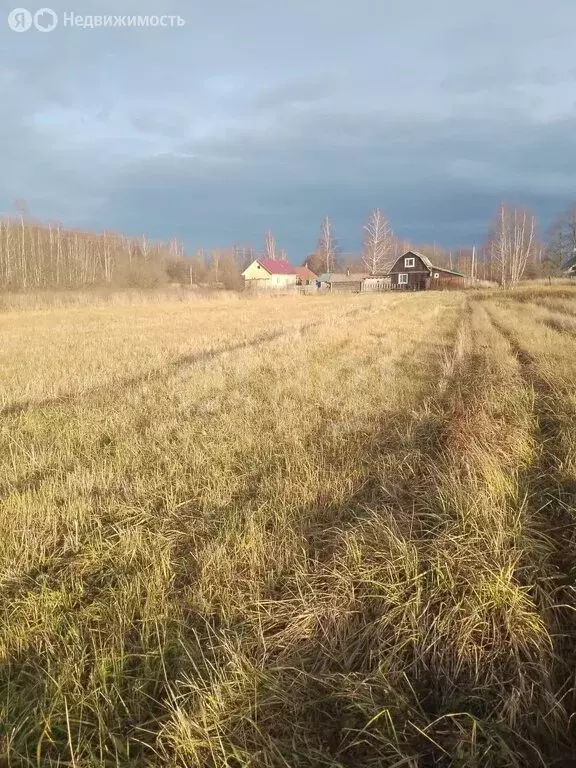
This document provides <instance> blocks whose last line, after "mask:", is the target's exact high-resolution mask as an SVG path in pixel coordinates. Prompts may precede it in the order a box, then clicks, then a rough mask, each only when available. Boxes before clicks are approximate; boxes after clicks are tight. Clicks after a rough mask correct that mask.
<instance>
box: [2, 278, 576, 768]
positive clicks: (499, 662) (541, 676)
mask: <svg viewBox="0 0 576 768" xmlns="http://www.w3.org/2000/svg"><path fill="white" fill-rule="evenodd" d="M575 298H576V293H575ZM573 301H574V298H573V297H572V294H571V293H570V292H569V291H567V289H565V288H562V290H561V291H560V289H558V290H557V291H556V292H555V290H554V289H546V288H545V287H541V288H538V289H534V288H533V289H531V290H530V291H518V292H516V293H509V294H504V293H499V292H490V293H486V294H481V293H479V294H467V295H465V294H464V293H452V292H451V293H446V294H433V293H430V294H418V295H408V296H400V295H389V294H387V295H382V296H336V295H335V296H327V297H300V298H297V299H285V300H284V299H279V300H272V299H262V300H258V301H252V302H243V301H238V302H233V303H230V304H222V303H220V304H217V303H214V304H211V303H209V302H205V303H202V304H197V305H194V304H176V303H165V304H162V303H161V304H158V305H156V306H146V305H142V306H121V305H118V306H108V307H94V308H87V307H85V308H69V309H52V310H44V311H34V312H22V313H17V312H10V313H6V314H4V315H0V338H1V340H2V343H1V344H0V366H1V368H0V370H1V372H2V373H1V381H0V383H1V386H2V401H1V402H2V406H3V408H2V410H1V411H0V597H1V599H0V722H1V723H2V731H0V733H1V736H0V764H5V765H7V766H48V765H53V766H57V765H60V766H74V768H84V767H87V768H88V767H92V766H126V765H134V766H140V765H148V766H198V767H200V766H214V767H216V766H218V767H221V768H225V767H226V768H228V767H229V768H248V766H250V768H260V767H262V768H276V767H277V766H278V767H280V766H284V767H285V766H296V767H300V766H301V767H302V768H304V767H305V766H306V767H310V768H311V767H312V766H314V768H316V767H319V766H335V767H336V766H338V767H340V768H344V767H345V768H348V767H350V768H352V766H368V767H370V766H373V767H374V768H375V767H376V766H401V765H402V766H412V767H413V768H416V767H422V768H424V767H428V766H433V765H438V766H443V765H446V766H447V765H458V766H478V767H480V766H502V767H503V766H525V765H543V766H545V765H553V764H554V761H555V760H556V761H558V763H557V764H558V765H564V764H567V762H566V761H567V760H568V759H569V756H570V755H571V754H572V753H573V750H574V746H575V739H574V735H573V733H572V731H571V714H572V712H573V706H574V696H573V691H574V663H575V661H576V654H575V650H576V620H575V618H574V617H575V615H576V614H575V613H574V608H575V607H576V601H575V599H574V598H575V596H574V579H573V577H574V564H573V563H574V548H575V543H574V504H575V501H576V447H575V446H576V426H575V425H576V419H575V418H574V417H575V416H576V388H575V386H574V382H575V381H576V375H575V374H576V355H575V354H574V353H575V351H576V335H575V334H574V332H573V328H572V325H571V323H572V321H573V314H574V313H573V312H572V302H573ZM2 761H3V763H2Z"/></svg>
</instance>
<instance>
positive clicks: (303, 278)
mask: <svg viewBox="0 0 576 768" xmlns="http://www.w3.org/2000/svg"><path fill="white" fill-rule="evenodd" d="M294 271H295V272H296V284H297V285H314V284H315V282H316V280H317V279H318V278H317V276H316V275H315V274H314V272H312V270H311V269H309V268H308V265H307V264H304V266H303V267H294Z"/></svg>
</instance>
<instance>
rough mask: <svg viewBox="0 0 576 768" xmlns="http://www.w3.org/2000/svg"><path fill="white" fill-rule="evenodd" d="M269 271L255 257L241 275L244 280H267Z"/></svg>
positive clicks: (269, 274)
mask: <svg viewBox="0 0 576 768" xmlns="http://www.w3.org/2000/svg"><path fill="white" fill-rule="evenodd" d="M271 274H272V273H271V272H270V271H269V270H268V269H266V267H265V266H263V265H262V264H261V263H260V261H259V260H258V259H255V260H254V261H253V262H252V264H250V265H249V266H247V267H246V269H245V270H244V272H242V277H243V278H245V279H246V280H269V279H270V276H271Z"/></svg>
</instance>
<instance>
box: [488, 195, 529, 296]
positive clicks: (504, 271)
mask: <svg viewBox="0 0 576 768" xmlns="http://www.w3.org/2000/svg"><path fill="white" fill-rule="evenodd" d="M535 247H536V220H535V218H534V216H533V214H531V213H529V212H528V211H526V210H519V209H517V208H508V207H507V206H505V205H501V206H500V208H499V209H498V215H497V218H496V221H495V224H494V227H493V234H492V239H491V242H490V245H489V250H490V256H491V258H492V260H493V261H494V263H495V266H496V273H497V276H498V281H499V282H500V284H501V285H502V286H503V287H504V288H513V287H514V286H515V285H517V284H518V283H519V282H520V280H521V279H522V276H523V274H524V271H525V269H526V265H527V264H528V262H529V261H530V259H531V258H532V257H533V253H534V249H535Z"/></svg>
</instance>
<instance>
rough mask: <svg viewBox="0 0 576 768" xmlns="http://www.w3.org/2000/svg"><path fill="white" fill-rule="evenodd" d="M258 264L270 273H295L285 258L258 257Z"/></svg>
mask: <svg viewBox="0 0 576 768" xmlns="http://www.w3.org/2000/svg"><path fill="white" fill-rule="evenodd" d="M258 264H260V266H261V267H264V269H265V270H266V271H267V272H270V274H271V275H295V274H296V272H295V271H294V267H293V266H292V264H290V262H289V261H286V259H258Z"/></svg>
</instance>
